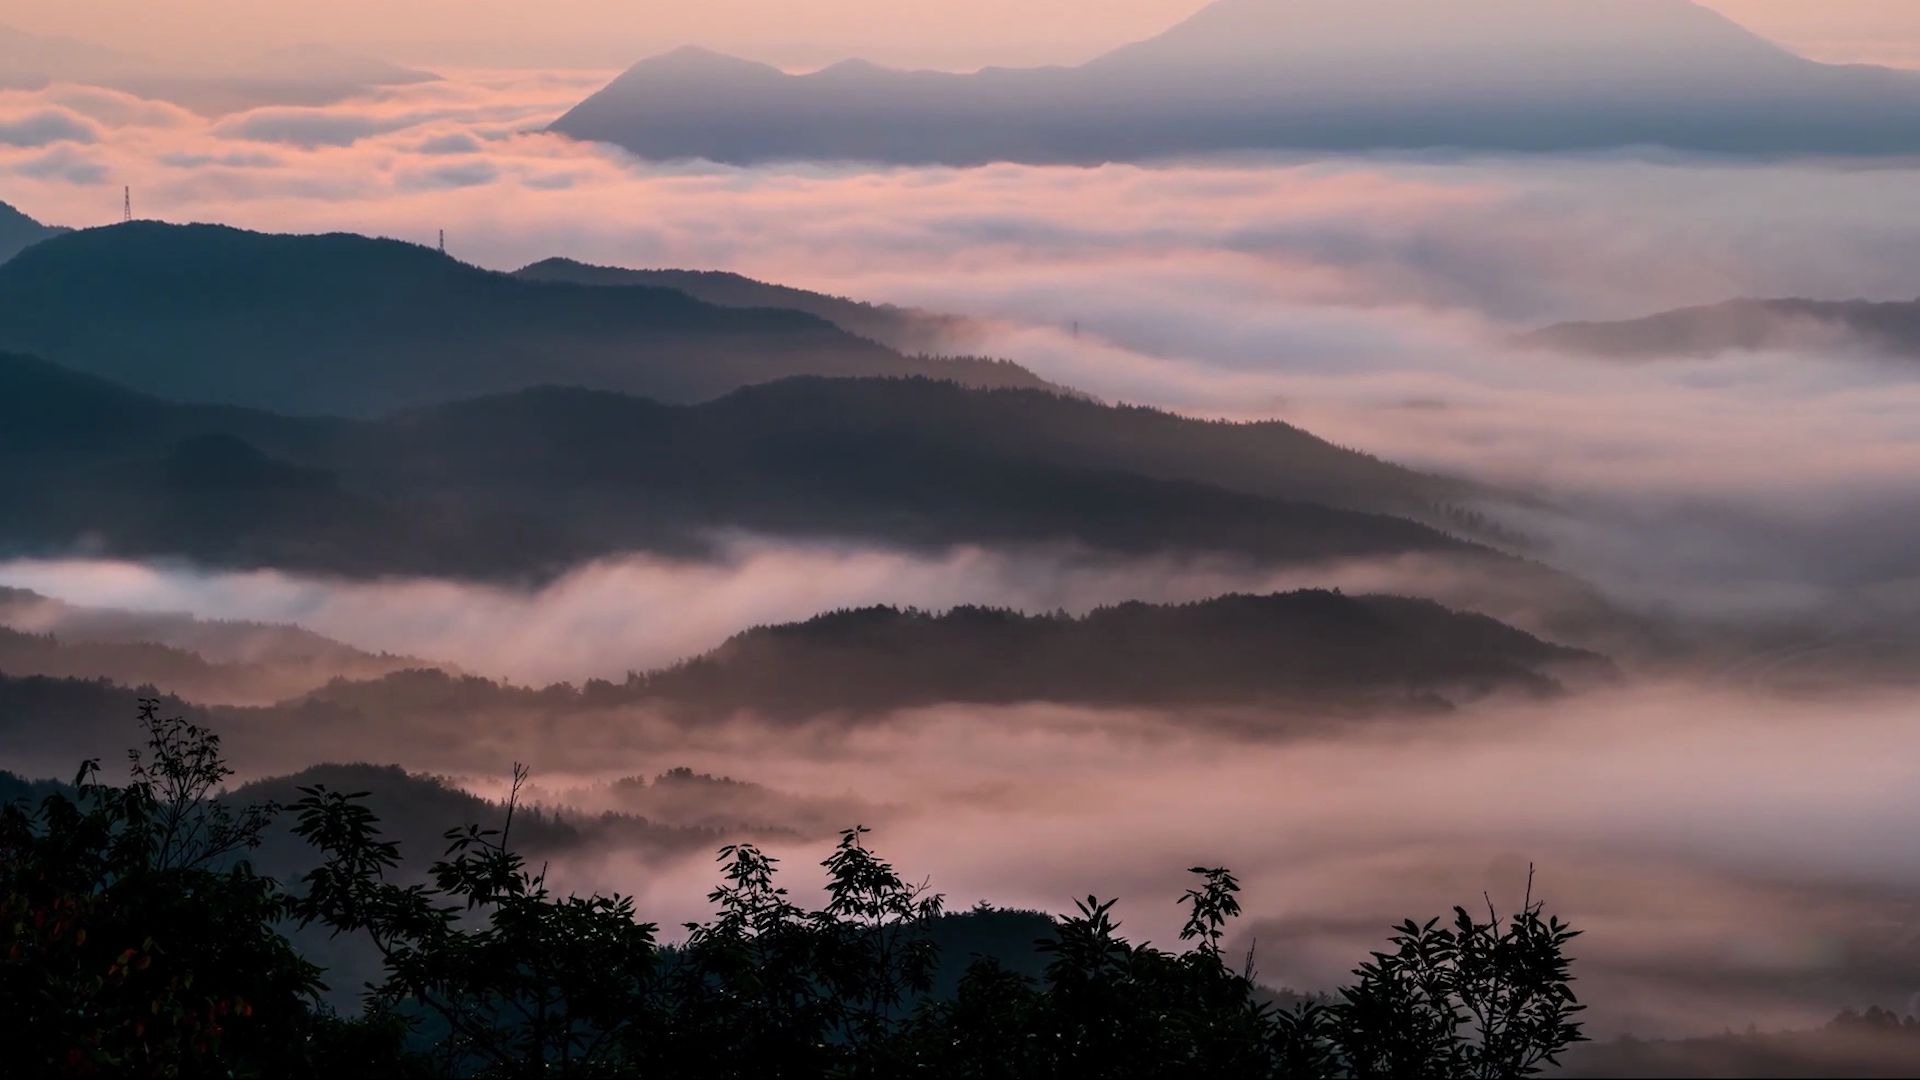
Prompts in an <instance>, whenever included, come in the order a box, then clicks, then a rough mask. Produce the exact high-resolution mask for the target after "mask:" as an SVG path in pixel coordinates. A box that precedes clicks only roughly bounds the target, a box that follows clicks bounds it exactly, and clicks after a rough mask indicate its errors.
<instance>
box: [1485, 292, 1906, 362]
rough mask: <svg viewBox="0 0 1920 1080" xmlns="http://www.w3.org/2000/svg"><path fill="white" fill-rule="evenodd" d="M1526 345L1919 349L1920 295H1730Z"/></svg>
mask: <svg viewBox="0 0 1920 1080" xmlns="http://www.w3.org/2000/svg"><path fill="white" fill-rule="evenodd" d="M1520 343H1521V344H1522V345H1526V346H1531V347H1534V348H1546V349H1557V350H1559V351H1562V352H1573V353H1585V354H1589V355H1593V356H1608V357H1618V358H1623V359H1634V358H1641V359H1645V358H1653V357H1661V356H1713V355H1716V354H1719V353H1725V352H1753V351H1759V350H1774V349H1778V350H1791V349H1823V350H1828V351H1832V350H1834V349H1835V348H1836V347H1837V348H1839V349H1840V350H1841V351H1846V350H1849V349H1851V350H1853V351H1857V352H1867V353H1875V354H1880V355H1883V356H1898V357H1916V356H1920V300H1914V301H1894V302H1876V301H1869V300H1795V299H1787V300H1730V301H1728V302H1726V303H1723V304H1710V305H1706V306H1703V307H1690V308H1677V309H1675V310H1673V311H1664V312H1661V313H1659V314H1657V315H1650V316H1647V317H1646V318H1642V319H1626V320H1621V321H1617V322H1570V323H1559V324H1557V325H1554V326H1549V327H1546V328H1544V329H1541V330H1536V331H1534V332H1533V333H1530V334H1527V335H1525V336H1523V337H1522V338H1521V339H1520Z"/></svg>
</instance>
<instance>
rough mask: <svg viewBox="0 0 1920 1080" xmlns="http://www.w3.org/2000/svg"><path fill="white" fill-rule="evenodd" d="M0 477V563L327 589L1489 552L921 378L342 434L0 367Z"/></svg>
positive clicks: (1045, 398) (1456, 491) (1273, 463)
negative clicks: (992, 559) (836, 551)
mask: <svg viewBox="0 0 1920 1080" xmlns="http://www.w3.org/2000/svg"><path fill="white" fill-rule="evenodd" d="M983 435H984V436H986V437H987V441H986V442H984V443H983V442H982V437H983ZM0 465H4V466H5V467H4V468H0V551H4V552H9V553H13V554H65V553H67V552H69V551H71V550H74V546H75V545H76V543H78V542H79V541H80V540H81V539H83V538H84V540H85V544H84V545H81V549H82V550H91V551H94V552H96V553H101V554H119V555H126V556H135V557H150V556H166V555H171V556H176V557H187V558H192V559H195V560H197V561H200V562H202V563H206V564H209V565H217V566H226V567H234V568H242V567H256V566H275V567H277V568H280V569H284V570H305V571H321V572H326V573H330V574H340V575H346V576H380V575H384V574H429V575H433V576H454V577H471V578H479V579H488V580H500V579H502V578H505V579H512V580H523V581H524V580H539V579H544V578H546V577H549V576H551V575H554V574H557V573H560V572H562V571H564V570H565V569H567V568H569V567H571V566H573V565H577V564H578V563H580V562H582V561H585V560H588V559H592V558H596V557H601V556H608V555H616V554H622V553H626V552H630V551H655V552H661V553H666V554H679V555H694V554H698V553H701V552H704V551H706V550H708V549H709V548H710V545H711V536H712V535H713V534H714V532H715V531H726V530H736V531H744V532H749V533H758V534H764V535H772V536H782V537H794V538H799V537H814V538H818V539H835V538H837V539H859V540H863V541H866V542H873V543H882V544H887V545H895V546H905V547H909V548H934V549H945V548H949V547H951V546H953V545H957V544H986V545H993V544H1005V543H1012V544H1039V545H1046V544H1062V543H1064V544H1069V545H1077V546H1083V547H1085V548H1087V549H1089V550H1091V551H1096V552H1107V553H1110V554H1116V555H1124V554H1143V553H1152V552H1189V553H1205V552H1215V553H1223V554H1241V555H1249V556H1258V557H1261V558H1266V559H1272V560H1276V561H1280V562H1297V561H1302V560H1308V561H1311V560H1317V559H1327V558H1338V557H1357V556H1363V555H1380V554H1397V553H1414V552H1437V553H1461V554H1473V553H1478V554H1479V555H1481V556H1484V557H1487V558H1494V557H1495V556H1494V555H1493V553H1492V552H1491V551H1488V550H1487V549H1484V548H1480V547H1478V546H1476V545H1473V544H1470V543H1467V542H1465V541H1462V540H1459V539H1457V538H1455V537H1453V536H1450V535H1448V534H1447V533H1445V532H1442V531H1439V530H1437V529H1435V528H1433V527H1431V526H1428V525H1423V524H1419V523H1417V522H1416V521H1414V520H1411V519H1410V518H1408V517H1404V516H1397V515H1393V514H1390V513H1388V512H1386V511H1387V510H1388V509H1389V508H1396V507H1405V508H1409V509H1408V510H1403V512H1411V508H1415V507H1418V506H1420V505H1426V504H1429V503H1438V502H1440V501H1442V500H1445V499H1448V498H1451V497H1456V496H1464V495H1465V494H1467V493H1469V492H1470V491H1471V490H1472V489H1469V488H1464V487H1462V486H1460V485H1459V484H1458V483H1457V482H1451V481H1446V480H1444V479H1443V478H1436V477H1426V476H1424V475H1423V474H1419V473H1415V472H1412V471H1411V470H1405V469H1401V468H1399V467H1398V466H1393V465H1390V464H1388V463H1385V462H1380V461H1377V460H1376V459H1372V458H1369V457H1367V456H1366V455H1362V454H1357V453H1355V452H1352V451H1346V450H1342V449H1340V448H1338V447H1334V446H1332V445H1331V444H1327V443H1325V442H1323V441H1321V440H1318V439H1316V438H1314V437H1313V436H1311V435H1309V434H1307V433H1305V432H1301V431H1299V430H1298V429H1294V428H1291V427H1288V426H1287V425H1284V424H1265V425H1246V426H1237V425H1222V424H1211V423H1208V422H1204V421H1192V420H1185V419H1183V418H1179V417H1176V416H1173V415H1171V414H1161V413H1155V412H1153V411H1151V410H1137V409H1119V408H1115V407H1112V406H1103V405H1099V404H1096V403H1092V402H1087V401H1084V400H1080V399H1073V398H1066V397H1061V396H1059V395H1055V394H1051V393H1048V392H1045V391H1039V390H1016V389H1000V390H969V389H966V388H962V387H959V386H957V385H955V384H952V383H946V382H936V381H931V380H914V379H908V380H887V379H879V380H871V379H869V380H862V379H827V378H801V379H789V380H783V381H780V382H776V383H770V384H766V385H763V386H757V387H748V388H743V389H742V390H739V391H736V392H734V393H732V394H729V395H726V396H724V397H722V398H719V399H715V400H713V401H709V402H705V403H700V404H690V405H668V404H662V403H659V402H656V401H650V400H646V399H640V398H631V397H626V396H622V395H619V394H614V393H610V392H605V391H590V390H584V389H579V388H544V389H531V390H524V391H518V392H514V393H510V394H505V395H498V396H492V397H484V398H478V399H470V400H467V401H463V402H458V403H452V404H446V405H439V406H433V407H426V408H420V409H414V410H410V411H405V412H401V413H397V414H393V415H390V416H388V417H385V418H382V419H379V420H364V419H363V420H355V419H341V418H325V417H300V416H287V415H280V414H273V413H267V412H261V411H258V410H248V409H241V408H234V407H225V406H206V405H190V404H174V403H169V402H166V401H164V400H161V399H158V398H155V397H152V396H149V395H143V394H140V393H137V392H134V391H130V390H127V389H125V388H123V387H120V386H118V385H117V384H114V383H112V382H110V381H108V380H104V379H102V378H100V377H97V376H87V375H80V374H76V373H73V372H71V371H68V370H66V369H64V368H62V367H60V366H58V365H54V364H51V363H48V362H46V361H40V360H35V359H32V358H28V357H20V356H7V355H4V354H0ZM1210 478H1211V479H1210ZM1312 497H1319V498H1320V499H1323V500H1329V501H1331V502H1333V503H1334V504H1335V505H1329V502H1328V501H1314V498H1312Z"/></svg>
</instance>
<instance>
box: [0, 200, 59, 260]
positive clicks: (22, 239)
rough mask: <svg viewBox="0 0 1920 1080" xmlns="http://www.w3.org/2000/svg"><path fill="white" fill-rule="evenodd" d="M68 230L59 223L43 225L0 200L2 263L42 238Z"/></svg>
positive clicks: (0, 251) (0, 248)
mask: <svg viewBox="0 0 1920 1080" xmlns="http://www.w3.org/2000/svg"><path fill="white" fill-rule="evenodd" d="M66 231H68V230H66V229H64V228H62V227H60V226H58V225H42V224H40V223H39V222H37V221H35V220H33V219H32V218H30V217H28V216H27V215H25V214H23V213H21V212H20V211H18V210H16V209H14V208H13V207H11V206H8V205H7V204H6V203H3V202H0V263H4V262H6V261H7V260H8V259H11V258H13V257H14V256H15V255H18V254H20V253H21V252H22V251H25V250H26V249H27V248H30V247H32V246H33V245H35V244H37V243H39V242H40V241H42V240H46V239H49V238H51V237H55V236H59V235H60V234H61V233H63V232H66Z"/></svg>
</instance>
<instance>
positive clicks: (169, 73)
mask: <svg viewBox="0 0 1920 1080" xmlns="http://www.w3.org/2000/svg"><path fill="white" fill-rule="evenodd" d="M438 77H439V76H437V75H434V74H432V73H431V72H426V71H420V70H417V69H414V68H408V67H403V66H401V65H399V64H393V63H389V62H388V61H385V60H381V59H379V58H377V57H371V56H363V55H361V54H358V53H353V52H348V51H346V50H342V49H336V48H334V47H332V46H328V45H321V44H302V45H294V46H289V47H286V48H280V49H270V50H267V51H265V52H262V53H260V54H258V55H254V56H240V57H230V58H226V59H222V60H218V61H208V60H204V59H203V60H194V61H181V60H161V59H158V58H155V57H152V56H143V55H140V54H137V53H130V52H122V51H120V50H117V49H108V48H104V47H102V46H99V45H94V44H91V43H89V42H85V41H79V40H76V39H74V38H70V37H60V36H47V35H40V34H30V33H27V32H25V31H23V30H18V29H15V28H13V27H9V26H0V87H8V88H38V87H41V86H44V85H46V84H48V83H52V82H76V83H86V84H90V85H93V86H104V87H108V88H110V89H114V90H122V91H125V92H127V93H130V94H135V95H138V96H140V97H145V98H157V99H160V100H162V101H170V102H173V103H174V104H177V105H181V106H184V107H186V108H188V109H192V110H194V111H196V112H199V113H203V114H206V115H220V114H224V113H229V112H236V111H239V110H243V109H251V108H257V107H260V106H264V105H326V104H330V103H332V102H336V101H340V100H343V99H345V98H348V97H352V96H354V95H356V94H360V93H364V92H366V91H368V90H373V89H378V88H380V87H384V86H401V85H406V84H409V83H419V82H430V81H433V80H435V79H437V78H438Z"/></svg>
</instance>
